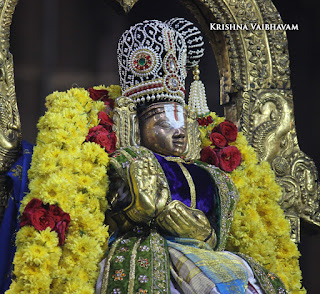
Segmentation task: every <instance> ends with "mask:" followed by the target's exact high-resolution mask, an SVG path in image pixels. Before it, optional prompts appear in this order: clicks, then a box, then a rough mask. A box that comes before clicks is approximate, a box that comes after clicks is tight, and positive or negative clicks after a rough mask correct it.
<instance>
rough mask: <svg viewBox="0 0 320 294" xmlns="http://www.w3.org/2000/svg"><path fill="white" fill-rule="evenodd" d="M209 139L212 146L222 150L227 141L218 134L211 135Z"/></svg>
mask: <svg viewBox="0 0 320 294" xmlns="http://www.w3.org/2000/svg"><path fill="white" fill-rule="evenodd" d="M209 138H210V141H211V142H212V144H213V145H214V146H216V147H218V148H222V147H225V146H227V145H228V141H227V139H226V138H225V137H224V136H223V135H221V134H220V133H211V134H210V136H209Z"/></svg>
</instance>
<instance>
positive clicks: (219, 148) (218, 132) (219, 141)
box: [198, 116, 241, 172]
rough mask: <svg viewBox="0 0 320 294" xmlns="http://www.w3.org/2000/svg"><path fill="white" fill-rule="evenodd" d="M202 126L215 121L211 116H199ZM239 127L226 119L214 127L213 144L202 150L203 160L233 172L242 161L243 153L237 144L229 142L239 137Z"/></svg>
mask: <svg viewBox="0 0 320 294" xmlns="http://www.w3.org/2000/svg"><path fill="white" fill-rule="evenodd" d="M198 122H199V124H200V125H202V126H208V125H209V124H210V123H212V122H213V119H212V117H211V116H208V117H207V118H199V119H198ZM237 135H238V129H237V127H236V126H235V125H234V124H233V123H232V122H230V121H228V120H226V121H224V122H222V123H220V124H219V125H218V126H216V127H214V128H213V129H212V131H211V134H210V135H209V139H210V141H211V146H207V147H205V148H203V149H202V150H201V160H202V161H203V162H207V163H209V164H212V165H215V166H217V167H219V168H221V169H222V170H223V171H226V172H232V171H233V170H234V169H235V168H237V167H238V166H239V165H240V163H241V153H240V151H239V149H238V148H237V147H236V146H229V143H232V142H234V141H235V140H236V139H237Z"/></svg>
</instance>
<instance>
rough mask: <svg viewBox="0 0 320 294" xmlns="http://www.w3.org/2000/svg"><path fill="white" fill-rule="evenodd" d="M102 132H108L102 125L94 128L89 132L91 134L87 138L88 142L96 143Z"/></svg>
mask: <svg viewBox="0 0 320 294" xmlns="http://www.w3.org/2000/svg"><path fill="white" fill-rule="evenodd" d="M100 132H107V133H108V131H107V130H106V129H105V128H104V127H103V126H101V125H98V126H96V127H93V128H91V129H90V130H89V134H88V135H87V136H86V141H90V142H94V140H95V137H96V136H97V135H98V134H99V133H100Z"/></svg>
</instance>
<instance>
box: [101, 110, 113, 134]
mask: <svg viewBox="0 0 320 294" xmlns="http://www.w3.org/2000/svg"><path fill="white" fill-rule="evenodd" d="M98 119H100V123H99V125H101V126H103V127H104V128H105V129H106V130H107V131H109V132H111V131H112V126H113V120H112V119H111V118H110V117H109V115H107V114H106V113H105V112H104V111H100V112H99V113H98Z"/></svg>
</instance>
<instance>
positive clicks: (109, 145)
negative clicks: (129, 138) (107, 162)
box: [95, 132, 117, 153]
mask: <svg viewBox="0 0 320 294" xmlns="http://www.w3.org/2000/svg"><path fill="white" fill-rule="evenodd" d="M95 142H96V143H98V144H100V145H101V146H103V147H104V148H105V149H106V151H107V152H108V153H112V152H114V151H116V142H117V137H116V134H115V132H110V133H100V134H98V135H97V136H96V139H95Z"/></svg>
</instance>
